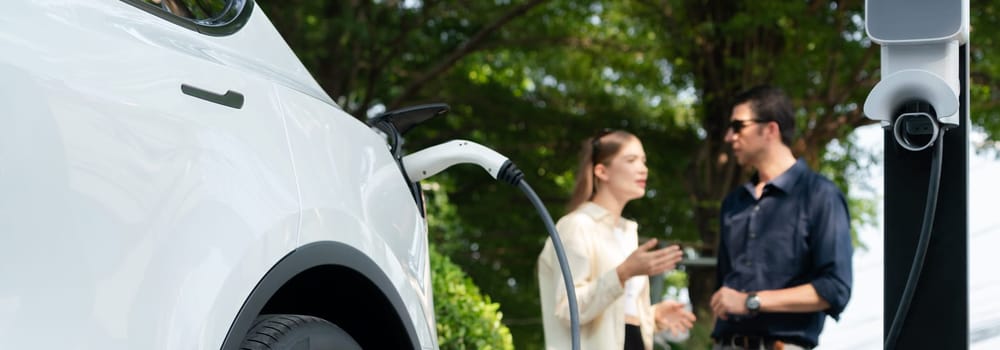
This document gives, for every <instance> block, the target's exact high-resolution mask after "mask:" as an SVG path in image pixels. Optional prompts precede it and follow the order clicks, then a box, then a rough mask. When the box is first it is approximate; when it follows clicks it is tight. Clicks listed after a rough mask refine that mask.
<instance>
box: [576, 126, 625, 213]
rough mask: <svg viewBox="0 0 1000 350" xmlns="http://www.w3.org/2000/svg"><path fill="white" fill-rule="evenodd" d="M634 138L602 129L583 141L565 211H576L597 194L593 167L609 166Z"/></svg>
mask: <svg viewBox="0 0 1000 350" xmlns="http://www.w3.org/2000/svg"><path fill="white" fill-rule="evenodd" d="M635 138H636V137H635V135H633V134H632V133H629V132H627V131H622V130H611V129H604V130H601V132H600V133H598V134H597V135H595V136H592V137H588V138H587V139H586V140H584V141H583V144H582V145H581V147H580V164H579V167H578V168H577V170H576V184H575V185H573V195H572V196H570V198H569V204H568V205H567V206H566V210H567V211H573V210H576V208H577V207H579V206H580V204H583V202H586V201H588V200H590V199H591V198H593V197H594V193H596V192H597V187H596V184H595V183H594V167H595V166H596V165H597V164H604V166H609V165H610V164H609V163H610V161H611V159H612V158H614V157H615V156H616V155H618V152H619V151H621V148H622V145H623V144H625V142H628V141H629V140H632V139H635Z"/></svg>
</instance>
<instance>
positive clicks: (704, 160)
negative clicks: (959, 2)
mask: <svg viewBox="0 0 1000 350" xmlns="http://www.w3.org/2000/svg"><path fill="white" fill-rule="evenodd" d="M258 5H259V7H260V8H261V9H263V10H264V12H265V13H266V14H267V15H268V16H269V17H270V19H271V20H272V22H274V24H275V25H276V26H277V27H278V29H279V30H280V31H281V33H282V35H283V36H284V38H285V40H286V41H287V42H288V44H289V45H290V46H291V47H292V48H293V49H294V50H295V52H296V53H297V54H298V55H299V57H300V58H301V59H302V61H303V62H304V63H305V65H306V67H307V68H308V69H309V71H310V72H311V73H312V74H313V75H314V76H315V77H316V79H317V80H318V81H319V83H320V85H321V86H323V87H324V89H325V90H326V91H327V93H328V94H329V95H330V96H331V97H332V98H333V99H334V100H335V101H337V103H338V104H339V105H340V106H341V107H342V108H343V109H345V110H346V111H348V112H349V113H351V114H352V115H354V116H355V117H356V118H358V119H359V120H362V121H365V120H367V119H368V118H370V117H372V116H375V115H377V114H378V113H381V112H384V111H387V110H392V109H395V108H400V107H405V106H409V105H414V104H421V103H431V102H443V103H447V104H449V105H450V106H451V108H452V110H451V112H450V113H448V114H447V115H445V116H444V117H439V118H437V119H435V120H432V121H430V122H428V123H426V124H424V125H421V126H420V127H418V128H416V129H415V130H414V131H413V132H411V133H410V134H408V135H407V137H406V140H405V150H407V151H410V152H412V151H415V150H418V149H421V148H423V147H426V146H430V145H434V144H437V143H440V142H443V141H446V140H450V139H455V138H463V139H469V140H472V141H476V142H479V143H482V144H484V145H488V146H490V147H492V148H494V149H496V150H497V151H499V152H501V153H503V154H504V155H506V156H508V157H510V158H511V159H512V160H513V161H514V162H515V163H516V164H517V165H518V166H519V167H520V168H521V169H522V170H524V171H525V174H526V180H527V181H528V182H529V183H530V184H531V186H532V187H533V188H534V189H535V190H536V191H537V192H538V193H539V195H540V196H541V197H542V199H543V201H545V203H546V204H547V206H548V208H549V211H550V212H551V214H552V216H553V217H554V218H558V217H559V216H561V215H562V214H564V213H565V208H564V207H565V204H566V201H567V200H568V197H569V192H570V189H571V187H572V184H573V172H574V170H575V166H576V158H577V152H578V150H579V146H580V142H581V141H582V140H583V139H584V138H586V137H588V136H590V135H592V134H594V133H595V132H596V131H598V130H600V129H602V128H606V127H610V128H620V129H624V130H628V131H630V132H633V133H635V134H636V135H638V136H639V137H640V138H641V139H642V141H643V144H644V146H645V149H646V152H647V156H648V164H649V167H650V175H649V180H648V183H647V195H646V198H644V199H640V200H637V201H633V202H632V203H631V204H629V206H628V207H627V208H626V209H625V213H624V215H625V216H627V217H630V218H633V219H635V220H636V221H638V222H639V225H640V235H641V236H643V237H644V238H652V237H655V238H658V239H661V240H666V241H669V242H675V243H679V244H681V245H682V246H683V247H685V249H686V251H687V252H688V257H689V258H703V260H698V261H711V258H712V257H714V254H715V251H714V250H715V246H716V244H717V237H718V210H719V205H720V200H721V199H722V197H723V196H724V195H725V194H726V193H727V192H728V191H729V190H730V189H732V188H733V187H734V186H736V185H738V184H739V183H741V182H743V181H746V179H747V175H748V174H747V169H741V168H740V167H739V166H738V165H737V164H736V163H735V162H734V160H733V159H732V158H731V157H730V156H729V154H728V150H727V148H726V146H725V144H724V142H723V137H724V135H725V128H726V125H727V122H728V119H729V108H730V102H729V98H731V97H732V96H734V95H736V94H737V93H738V92H740V91H742V90H744V89H746V88H748V87H750V86H752V85H756V84H759V83H771V84H774V85H777V86H780V87H783V88H784V89H785V90H786V91H787V92H788V94H789V95H790V96H792V97H793V99H794V102H795V104H796V106H797V107H798V109H797V118H798V126H799V133H798V141H797V143H796V144H795V145H794V149H793V150H794V152H795V153H796V156H798V157H801V158H804V159H805V160H806V161H807V162H808V163H809V165H810V166H811V167H813V168H814V169H816V170H818V171H820V172H822V173H823V174H825V175H827V176H828V177H830V178H831V179H833V180H834V181H835V182H837V184H838V185H840V187H841V189H842V190H844V191H845V193H846V194H847V196H848V197H849V202H850V209H851V214H852V219H853V220H854V222H853V230H854V232H853V234H854V237H855V244H856V246H857V247H858V248H857V249H856V251H857V253H856V257H855V259H856V263H855V267H856V269H857V270H858V271H856V277H855V294H854V299H853V300H852V302H851V304H849V305H848V308H847V311H846V312H845V316H844V321H843V322H841V323H840V324H837V325H832V322H829V323H828V330H827V332H825V333H824V337H823V338H822V339H821V346H823V348H844V349H847V348H851V349H856V348H873V349H877V348H881V344H880V342H881V314H880V312H881V285H880V283H881V275H878V276H876V277H871V275H870V274H868V275H866V274H864V272H862V271H861V270H862V269H865V271H877V272H878V273H879V274H881V260H880V258H878V257H879V256H880V252H881V249H882V248H881V247H882V246H881V232H882V231H881V227H880V226H879V217H880V213H879V208H880V206H881V197H880V196H881V192H880V188H881V184H882V182H881V178H880V177H878V176H873V175H872V174H880V173H881V162H880V159H881V158H880V157H881V155H880V153H879V152H880V151H879V148H878V147H880V145H881V130H880V129H878V128H877V127H872V126H868V125H870V124H871V122H870V121H869V120H868V119H866V118H865V117H864V115H863V113H862V110H861V105H862V103H863V101H864V99H865V96H866V95H867V93H868V92H869V90H870V89H871V87H872V86H873V85H874V84H875V83H876V82H877V81H878V80H879V68H878V67H879V47H878V46H877V45H873V44H872V43H871V42H870V41H869V40H868V39H867V38H866V37H865V32H864V28H863V25H864V20H863V15H864V12H863V6H864V1H863V0H854V1H811V0H796V1H788V0H757V1H736V0H697V1H696V0H607V1H603V0H601V1H577V0H521V1H518V0H480V1H427V0H425V1H420V0H406V1H392V0H339V1H326V0H285V1H281V2H277V1H266V0H262V1H259V2H258ZM998 6H1000V0H984V1H975V2H973V3H972V4H971V7H972V9H971V16H972V18H971V22H972V43H971V45H970V48H971V50H972V54H971V60H972V65H971V77H972V80H971V83H970V86H971V100H972V106H971V118H972V121H973V124H974V127H973V129H974V132H975V133H977V135H978V136H977V137H976V138H974V140H975V142H974V144H973V149H974V152H976V154H977V157H981V158H982V159H984V160H983V161H984V162H987V163H985V164H992V163H996V152H995V150H996V149H997V145H996V139H997V135H998V132H1000V118H998V102H997V101H1000V98H998V96H1000V91H998V90H997V89H995V88H997V87H998V84H997V77H998V76H1000V71H998V69H1000V67H998V65H997V62H996V60H997V54H996V52H995V50H996V49H995V47H994V46H993V44H994V43H993V40H994V39H993V38H991V37H990V36H991V35H992V33H996V32H997V30H998V25H1000V19H998V17H997V16H998V13H997V11H998ZM859 128H861V129H859ZM865 128H867V129H865ZM869 129H871V130H875V131H874V132H868V135H869V136H865V135H866V134H865V133H863V132H857V130H869ZM871 135H874V136H871ZM872 140H874V141H872ZM872 142H874V145H875V146H872V145H871V143H872ZM977 159H979V158H977ZM973 175H975V173H973ZM423 185H424V187H425V192H426V195H427V198H428V202H429V205H428V214H429V218H430V225H431V230H430V237H429V239H430V241H431V243H432V245H433V249H434V250H436V251H437V252H438V253H440V255H439V256H438V258H436V259H437V260H435V261H437V262H436V263H435V264H436V265H435V267H434V271H435V279H436V281H435V294H436V295H435V296H436V304H437V306H438V314H439V316H438V318H439V326H438V330H439V337H440V338H441V339H442V348H443V349H449V348H452V349H461V348H473V349H476V348H510V347H516V348H518V349H539V348H541V344H542V330H541V319H540V315H541V314H540V310H539V300H538V289H537V282H536V280H535V261H536V257H537V255H538V253H539V251H540V250H541V247H542V243H543V242H544V240H545V238H546V237H547V233H546V231H545V228H544V226H542V223H541V221H540V220H539V217H538V215H537V214H536V213H535V211H534V210H533V209H532V208H531V206H530V204H529V202H528V201H527V199H525V198H524V196H523V195H522V194H521V193H519V191H516V190H514V189H513V188H510V187H509V186H506V185H504V184H501V183H498V182H496V181H494V180H492V179H491V178H489V177H488V176H486V175H485V174H484V173H483V172H482V170H481V169H478V168H476V167H474V166H468V167H462V166H459V167H456V168H453V169H452V170H450V171H448V172H446V173H443V174H441V175H438V176H435V177H433V178H431V179H429V181H425V182H424V184H423ZM971 186H972V191H971V192H972V193H973V196H975V193H977V192H978V191H979V190H980V187H979V186H990V185H989V183H988V182H982V183H977V182H976V181H972V182H971ZM973 198H975V197H973ZM975 205H977V204H976V202H975V201H974V199H973V203H972V206H971V207H970V208H972V209H970V213H971V215H973V216H975V215H979V214H978V213H982V211H981V210H976V207H975ZM984 206H985V204H984ZM986 215H987V216H988V214H986ZM972 220H973V225H972V226H970V227H971V230H970V239H971V242H972V246H974V247H975V246H976V245H977V242H978V241H977V240H984V239H986V237H990V235H989V234H985V233H983V232H992V231H990V230H993V229H995V228H996V227H998V226H996V225H993V226H988V227H985V228H983V227H984V226H976V224H975V222H976V221H975V220H976V218H975V217H973V218H972ZM986 225H988V224H986ZM977 227H979V228H981V231H977ZM995 236H996V235H993V236H992V237H995ZM996 240H997V239H994V241H996ZM975 254H976V252H975V251H970V256H971V257H972V260H973V264H976V263H979V261H978V260H976V255H975ZM859 259H867V260H859ZM995 262H996V261H994V263H995ZM970 270H971V271H972V272H973V273H975V271H976V267H975V265H973V268H971V269H970ZM442 271H447V273H445V272H442ZM714 276H715V275H714V267H712V266H711V265H710V264H708V265H706V264H690V265H689V266H684V267H682V271H678V272H675V273H672V274H670V275H668V276H665V278H664V286H663V288H662V289H661V290H662V291H663V294H664V295H666V296H668V297H680V298H685V299H686V300H690V302H691V303H692V304H693V308H694V309H695V310H696V312H697V313H698V314H699V316H700V321H699V324H698V325H697V326H696V328H695V329H694V330H693V331H692V333H691V334H690V335H689V337H687V340H686V341H684V342H681V343H675V344H673V348H675V349H676V348H685V349H704V348H706V346H708V345H707V344H709V343H710V340H709V339H708V332H709V331H710V329H711V322H712V320H711V317H709V314H708V313H707V312H706V311H705V310H706V305H707V302H708V298H709V296H710V295H711V293H712V292H713V290H714V287H715V284H716V282H715V277H714ZM876 282H877V284H878V285H876ZM970 283H971V285H972V286H971V287H972V288H970V290H973V291H974V293H977V288H978V287H981V286H978V285H977V284H976V283H977V280H976V277H975V276H973V277H972V278H971V282H970ZM459 287H461V288H459ZM998 287H1000V285H998V284H997V283H992V285H991V286H990V288H992V289H994V290H995V289H997V288H998ZM441 289H448V290H447V291H444V290H441ZM980 290H984V289H982V288H980ZM985 290H989V288H987V289H985ZM863 293H869V294H870V293H874V294H872V295H871V296H867V297H863V296H862V294H863ZM667 294H669V295H667ZM472 295H474V297H473V296H472ZM864 295H867V294H864ZM659 296H660V295H658V296H657V297H659ZM868 298H874V299H873V300H877V301H878V303H879V304H878V305H875V306H873V305H874V304H869V303H867V302H865V301H863V300H867V299H868ZM468 300H473V303H472V304H470V305H465V306H461V305H458V306H456V305H455V303H457V302H459V301H468ZM970 300H971V301H972V302H973V303H974V305H972V307H970V310H973V311H970V313H971V314H972V315H973V317H976V312H975V311H974V310H976V309H977V305H976V304H975V303H976V302H978V301H980V300H981V299H977V298H976V297H975V296H973V297H972V298H970ZM453 307H454V309H452V308H453ZM994 309H996V308H994ZM449 310H450V311H449ZM456 310H457V311H456ZM855 310H857V311H855ZM862 310H864V311H873V310H874V311H877V313H876V314H875V315H874V316H872V315H870V314H857V312H860V311H862ZM445 312H464V313H465V314H463V315H465V316H461V317H457V316H455V315H454V314H443V313H445ZM462 317H469V318H478V319H486V320H487V321H486V322H484V323H483V324H484V327H494V328H493V329H494V330H497V329H499V331H496V332H498V334H500V336H498V337H496V338H495V339H494V338H490V339H485V338H484V339H479V338H478V337H479V336H476V335H474V334H472V333H467V331H466V330H464V329H458V328H453V324H452V323H454V322H458V323H461V322H462V321H460V320H462V319H463V318H462ZM871 317H877V319H872V318H871ZM987 321H988V320H987ZM987 321H977V322H987ZM450 322H451V323H450ZM993 322H994V323H997V324H1000V321H997V320H993ZM862 325H863V326H862ZM442 327H444V329H443V328H442ZM851 327H855V328H858V329H862V330H865V331H867V333H865V332H862V333H864V334H872V332H873V331H875V332H877V333H874V335H844V337H847V339H841V338H839V337H836V338H834V337H832V336H830V334H861V333H838V332H849V330H845V328H847V329H849V328H851ZM970 329H971V330H972V332H973V340H975V339H976V338H975V337H976V336H977V335H976V334H978V337H980V338H981V339H991V338H992V337H995V336H997V335H998V334H1000V330H997V329H996V327H994V328H988V327H987V328H982V327H979V328H977V325H976V324H973V325H972V327H971V328H970ZM983 329H986V330H985V331H983ZM990 329H992V331H991V330H990ZM977 330H978V331H979V333H976V332H977ZM991 332H992V333H991ZM504 334H506V335H504ZM837 339H840V340H837ZM858 339H864V340H861V341H859V340H858ZM473 340H474V341H473ZM845 341H850V342H845ZM980 343H982V341H980ZM837 344H840V345H841V347H836V346H837ZM975 344H977V343H975V342H974V345H975Z"/></svg>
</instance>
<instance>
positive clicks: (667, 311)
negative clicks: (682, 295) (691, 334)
mask: <svg viewBox="0 0 1000 350" xmlns="http://www.w3.org/2000/svg"><path fill="white" fill-rule="evenodd" d="M653 316H654V317H655V318H656V326H657V328H659V329H663V330H669V331H670V333H673V335H674V336H679V335H680V334H681V333H684V331H687V330H689V329H691V327H694V321H695V320H697V317H695V316H694V314H693V313H691V311H688V310H686V309H685V308H684V304H681V303H679V302H677V301H674V300H664V301H661V302H660V303H658V304H656V305H655V306H654V311H653Z"/></svg>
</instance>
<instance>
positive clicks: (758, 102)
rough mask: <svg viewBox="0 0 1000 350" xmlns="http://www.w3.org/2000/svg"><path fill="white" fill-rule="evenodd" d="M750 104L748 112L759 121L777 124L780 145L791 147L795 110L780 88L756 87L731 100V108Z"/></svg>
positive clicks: (793, 134) (793, 135)
mask: <svg viewBox="0 0 1000 350" xmlns="http://www.w3.org/2000/svg"><path fill="white" fill-rule="evenodd" d="M745 102H750V110H752V111H753V112H754V114H755V115H756V117H757V119H758V120H760V121H767V122H771V121H773V122H777V123H778V128H779V129H780V130H781V143H784V144H785V146H788V147H789V148H791V147H792V139H793V138H794V137H795V110H794V109H793V108H792V101H791V100H790V99H789V98H788V95H786V94H785V92H784V91H782V90H781V89H780V88H776V87H773V86H770V85H758V86H755V87H753V88H750V90H747V91H744V92H743V93H740V94H739V95H736V98H735V99H734V100H733V107H735V106H737V105H740V104H743V103H745Z"/></svg>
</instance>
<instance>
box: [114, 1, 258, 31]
mask: <svg viewBox="0 0 1000 350" xmlns="http://www.w3.org/2000/svg"><path fill="white" fill-rule="evenodd" d="M122 1H124V2H127V3H130V4H132V5H135V6H136V7H138V8H140V9H143V10H145V11H146V12H149V13H152V14H154V15H157V16H160V17H163V18H165V19H167V20H169V21H171V22H174V23H177V24H179V25H182V26H185V27H188V28H191V29H194V30H196V31H198V32H201V33H205V34H209V35H228V34H232V33H234V32H236V31H237V30H239V28H241V27H242V26H243V24H245V23H246V20H247V19H248V18H249V16H250V11H251V8H252V6H253V1H252V0H122Z"/></svg>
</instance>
